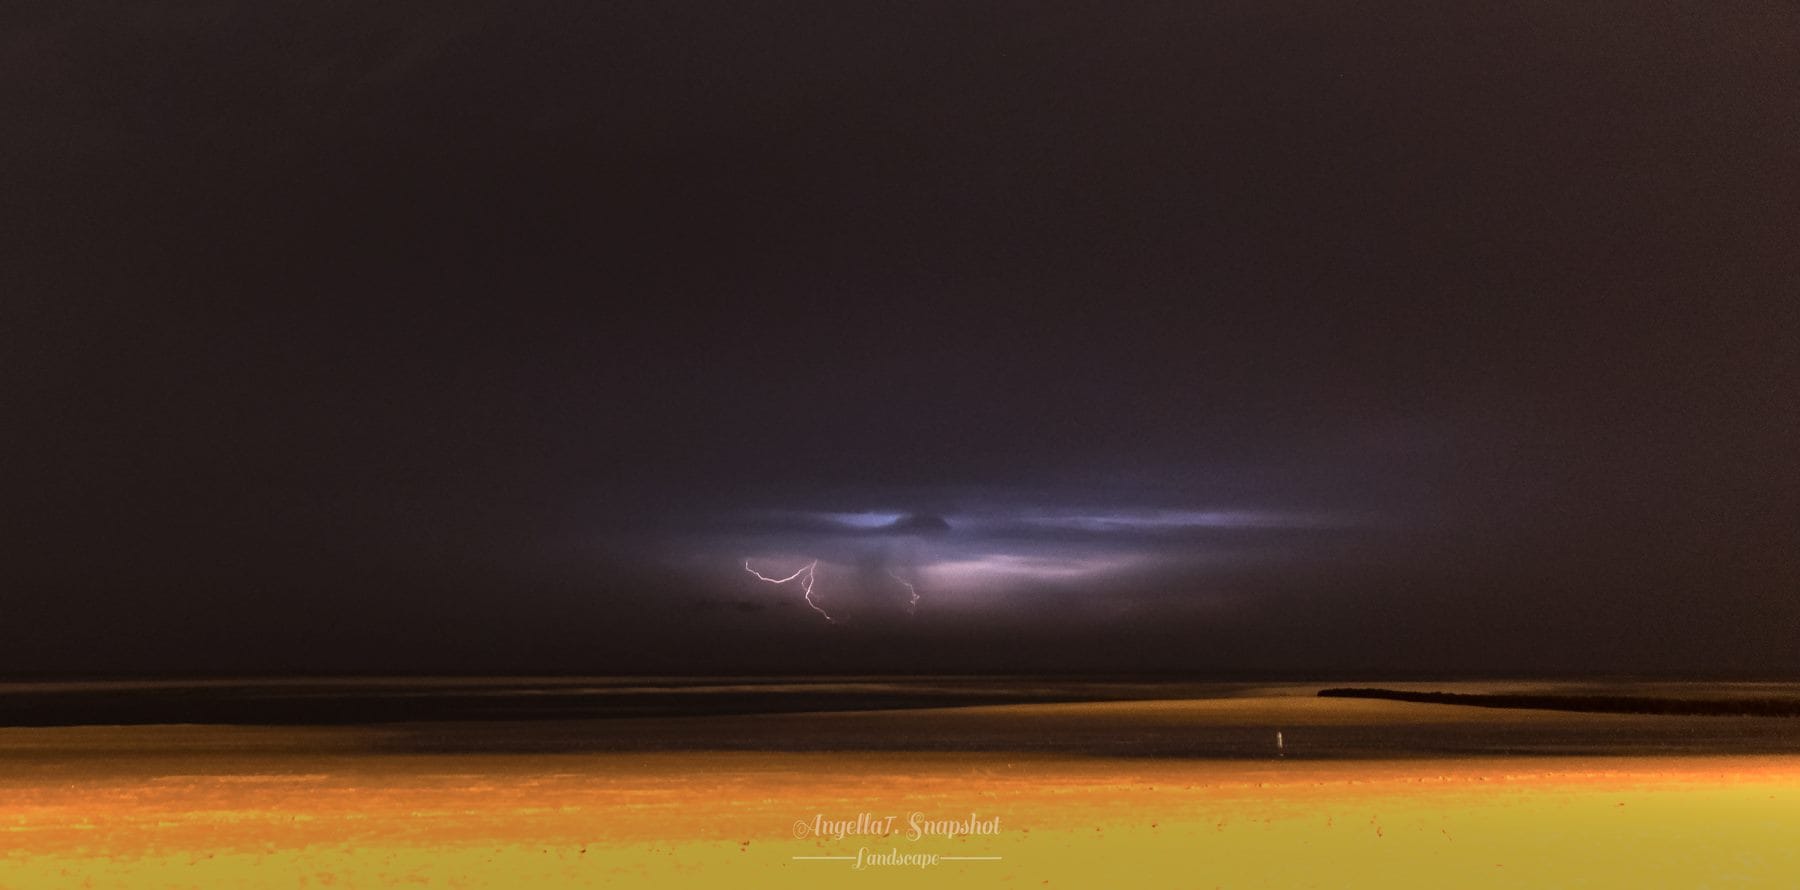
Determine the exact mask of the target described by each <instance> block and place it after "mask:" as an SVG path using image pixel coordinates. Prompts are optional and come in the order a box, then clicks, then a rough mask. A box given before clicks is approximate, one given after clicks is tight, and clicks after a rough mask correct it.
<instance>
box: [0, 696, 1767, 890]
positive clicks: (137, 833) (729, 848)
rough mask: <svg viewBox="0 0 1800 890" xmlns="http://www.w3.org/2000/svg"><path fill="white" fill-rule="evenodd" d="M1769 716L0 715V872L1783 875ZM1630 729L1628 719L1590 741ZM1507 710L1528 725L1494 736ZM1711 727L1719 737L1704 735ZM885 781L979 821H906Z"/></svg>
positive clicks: (1246, 882) (469, 878) (1221, 708)
mask: <svg viewBox="0 0 1800 890" xmlns="http://www.w3.org/2000/svg"><path fill="white" fill-rule="evenodd" d="M1709 719H1710V720H1711V721H1713V722H1711V723H1708V722H1705V721H1706V720H1709ZM1690 720H1699V721H1702V722H1699V723H1690V722H1687V721H1690ZM1719 721H1725V722H1719ZM1788 722H1791V721H1788ZM1788 722H1781V721H1774V722H1770V721H1768V720H1766V719H1765V720H1760V721H1759V720H1756V719H1753V718H1744V719H1742V720H1734V718H1659V717H1641V716H1634V715H1585V714H1568V713H1556V712H1542V711H1517V712H1513V711H1495V710H1491V709H1480V708H1463V707H1455V706H1445V705H1432V704H1413V703H1401V702H1377V701H1350V700H1330V699H1317V698H1312V697H1310V696H1309V695H1307V694H1305V690H1304V689H1303V688H1299V687H1295V688H1288V687H1276V688H1270V689H1266V690H1262V691H1260V692H1258V691H1251V692H1247V693H1242V694H1234V695H1233V696H1231V697H1223V698H1213V699H1204V700H1197V701H1196V700H1143V701H1127V702H1066V703H1037V704H1012V705H994V706H980V707H966V708H943V709H917V710H882V711H859V712H837V713H804V714H801V713H788V714H761V715H736V716H731V717H718V718H708V717H684V718H632V719H625V720H578V721H556V722H532V723H511V722H483V723H479V724H468V723H457V724H429V723H425V724H408V725H388V726H333V727H232V726H136V727H102V726H90V727H48V728H12V729H0V766H3V769H0V827H3V828H4V829H5V830H6V833H7V840H8V843H7V845H6V852H5V855H4V857H0V887H8V888H11V887H19V888H39V887H82V886H96V887H225V886H231V887H297V886H304V887H326V886H330V887H388V886H432V887H590V886H626V887H637V886H643V887H649V886H665V887H666V886H708V887H712V886H750V887H757V886H784V887H792V886H804V887H810V886H821V887H823V886H832V887H837V886H857V885H864V884H866V885H869V886H892V887H901V886H907V887H924V886H944V885H949V886H971V887H976V886H979V887H988V886H1030V887H1045V886H1049V887H1056V886H1062V887H1101V886H1120V885H1127V884H1129V885H1139V886H1169V887H1214V886H1219V887H1305V886H1318V887H1446V886H1456V887H1519V886H1533V887H1538V886H1559V887H1578V886H1587V887H1625V886H1630V887H1638V886H1683V887H1689V886H1702V885H1711V886H1751V887H1761V886H1789V885H1791V884H1792V883H1793V881H1794V880H1796V878H1797V877H1800V846H1797V845H1795V844H1793V843H1792V839H1793V838H1794V837H1800V749H1796V747H1794V746H1793V730H1792V729H1791V728H1790V727H1789V726H1788ZM1277 731H1279V732H1281V733H1282V734H1283V736H1282V739H1283V742H1282V747H1281V748H1280V749H1277V748H1276V747H1275V742H1274V733H1275V732H1277ZM1694 733H1698V735H1694ZM1634 735H1635V736H1638V737H1647V738H1648V739H1649V740H1650V741H1649V742H1648V743H1646V744H1647V745H1648V747H1645V746H1643V745H1640V746H1639V747H1638V748H1636V749H1631V750H1634V752H1635V753H1629V754H1625V755H1621V754H1619V753H1617V750H1618V749H1621V748H1622V747H1623V748H1629V744H1628V743H1629V740H1630V739H1632V738H1633V736H1634ZM1109 739H1110V740H1111V742H1110V744H1109V743H1106V742H1107V740H1109ZM1408 739H1412V740H1418V739H1424V740H1425V741H1424V742H1422V743H1419V744H1409V743H1408V742H1407V740H1408ZM1483 739H1486V740H1490V742H1491V740H1494V739H1500V740H1502V741H1501V742H1500V743H1499V744H1498V745H1497V746H1495V745H1492V744H1489V743H1488V742H1482V741H1481V740H1483ZM1533 739H1536V740H1538V741H1539V742H1540V743H1542V742H1543V740H1545V739H1548V740H1550V741H1549V742H1547V743H1542V744H1539V745H1538V746H1537V747H1534V748H1532V747H1528V748H1526V749H1525V750H1523V751H1512V752H1509V751H1508V750H1506V746H1507V745H1528V744H1530V743H1531V742H1532V740H1533ZM1683 739H1687V740H1688V741H1689V742H1693V741H1694V740H1696V739H1698V740H1699V742H1702V743H1703V744H1694V745H1691V746H1690V747H1688V748H1682V747H1680V743H1681V741H1682V740H1683ZM1708 739H1710V740H1711V741H1707V740H1708ZM1733 739H1747V740H1748V741H1745V742H1744V743H1743V746H1742V750H1728V751H1724V752H1721V751H1720V750H1719V749H1720V748H1721V747H1729V744H1730V742H1731V740H1733ZM1034 740H1035V743H1033V742H1034ZM1133 740H1135V741H1133ZM1721 740H1723V741H1721ZM578 742H579V743H578ZM1125 742H1132V744H1125ZM1483 744H1489V747H1487V748H1482V747H1481V746H1482V745H1483ZM1133 746H1135V747H1137V748H1138V749H1141V751H1142V752H1143V753H1141V754H1126V753H1121V751H1122V750H1129V749H1130V748H1132V747H1133ZM1434 746H1440V747H1441V746H1448V747H1447V748H1445V749H1444V750H1445V751H1447V752H1449V753H1443V752H1439V751H1434V750H1433V747H1434ZM1669 746H1674V747H1669ZM1784 746H1787V747H1786V750H1782V749H1783V747H1784ZM1659 749H1660V750H1661V751H1662V753H1657V751H1658V750H1659ZM1205 751H1213V752H1214V753H1212V754H1210V755H1208V754H1205V753H1204V752H1205ZM1184 752H1185V753H1184ZM1196 752H1202V753H1196ZM1383 752H1385V753H1383ZM1683 752H1690V753H1683ZM913 814H919V816H918V818H919V820H920V821H921V823H922V824H924V826H925V827H926V828H932V827H934V826H931V825H928V824H925V823H933V822H938V823H954V822H957V821H959V820H960V821H962V822H963V823H965V824H966V825H967V826H968V827H969V828H970V829H974V828H977V827H979V828H980V829H981V831H982V832H984V833H978V834H974V835H963V834H954V833H952V836H944V835H945V833H946V832H951V830H952V829H956V828H959V826H955V825H938V826H935V827H936V828H938V829H940V830H939V831H938V832H937V833H932V832H930V831H927V832H925V833H923V834H922V835H921V836H918V837H914V836H913V835H912V832H911V830H910V824H909V823H910V822H911V820H912V818H913ZM888 817H893V819H894V822H893V824H892V826H891V830H890V831H889V832H888V833H887V834H885V835H884V834H882V833H881V828H882V827H883V826H882V825H881V823H882V821H883V820H885V819H887V818H888ZM971 817H972V818H971ZM994 820H997V821H994ZM797 823H798V825H797ZM834 823H836V829H837V830H834ZM818 828H824V829H825V832H824V834H825V836H823V837H821V836H818V832H817V831H816V829H818ZM840 833H841V834H842V835H843V836H842V837H838V836H837V835H838V834H840ZM871 854H875V855H876V857H877V858H876V859H873V860H872V859H871V858H870V857H871ZM879 854H890V855H891V856H892V857H893V858H894V859H896V860H899V862H898V863H897V864H887V862H886V861H884V860H881V859H880V858H879ZM845 856H847V857H851V858H849V859H831V858H806V859H801V858H795V857H845ZM859 856H860V857H861V859H860V861H859V859H858V858H857V857H859ZM933 856H936V857H939V858H937V859H935V860H933V859H932V858H931V857H933ZM952 856H954V857H998V858H961V859H946V858H942V857H952ZM858 865H862V866H863V867H862V868H858V867H857V866H858Z"/></svg>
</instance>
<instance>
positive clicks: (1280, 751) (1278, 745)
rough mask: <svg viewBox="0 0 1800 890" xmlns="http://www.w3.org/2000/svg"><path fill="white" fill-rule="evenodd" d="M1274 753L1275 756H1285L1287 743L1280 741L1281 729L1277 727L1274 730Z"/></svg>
mask: <svg viewBox="0 0 1800 890" xmlns="http://www.w3.org/2000/svg"><path fill="white" fill-rule="evenodd" d="M1275 755H1276V756H1277V757H1286V756H1287V745H1286V744H1285V743H1283V742H1282V740H1281V730H1279V729H1278V730H1275Z"/></svg>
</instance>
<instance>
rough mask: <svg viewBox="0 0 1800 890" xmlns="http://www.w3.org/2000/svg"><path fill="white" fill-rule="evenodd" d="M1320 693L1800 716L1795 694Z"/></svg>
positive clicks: (1602, 710) (1607, 710)
mask: <svg viewBox="0 0 1800 890" xmlns="http://www.w3.org/2000/svg"><path fill="white" fill-rule="evenodd" d="M1319 697H1320V698H1368V699H1381V700H1384V701H1400V702H1413V703H1417V704H1434V705H1464V706H1467V707H1473V708H1522V709H1533V710H1544V711H1579V712H1582V713H1590V714H1665V715H1675V716H1683V717H1800V699H1794V698H1714V699H1692V698H1667V697H1661V696H1634V695H1530V694H1519V693H1506V694H1487V693H1466V692H1412V691H1407V690H1401V689H1380V688H1353V687H1340V688H1333V689H1321V690H1319Z"/></svg>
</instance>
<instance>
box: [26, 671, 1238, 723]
mask: <svg viewBox="0 0 1800 890" xmlns="http://www.w3.org/2000/svg"><path fill="white" fill-rule="evenodd" d="M1251 688H1254V687H1252V686H1249V685H1248V684H1195V683H1185V684H1183V683H1173V684H1172V683H1154V682H1115V681H1092V680H1088V681H1075V680H1068V681H1056V680H1050V681H1045V680H1031V679H1024V678H1016V679H1015V678H1005V677H979V678H977V677H931V678H914V679H904V678H902V679H896V678H881V679H875V678H831V679H828V680H810V681H803V680H793V679H731V680H719V679H699V678H677V679H656V680H642V679H622V678H559V679H539V678H529V679H504V678H498V679H485V678H455V679H451V678H438V679H360V680H355V679H335V680H328V679H311V680H261V681H254V680H246V681H190V682H182V681H145V682H93V683H31V684H10V685H8V684H0V727H4V726H87V725H121V726H125V725H148V724H167V723H194V724H218V725H235V726H343V725H357V724H376V723H439V722H462V721H477V722H479V721H526V720H528V721H545V720H594V719H622V718H637V717H723V716H731V715H739V714H789V713H807V712H838V711H880V710H906V709H918V708H948V707H966V706H973V705H1002V704H1033V703H1050V702H1083V701H1131V700H1141V699H1151V698H1220V697H1228V696H1230V695H1233V694H1235V693H1236V691H1238V690H1243V689H1251Z"/></svg>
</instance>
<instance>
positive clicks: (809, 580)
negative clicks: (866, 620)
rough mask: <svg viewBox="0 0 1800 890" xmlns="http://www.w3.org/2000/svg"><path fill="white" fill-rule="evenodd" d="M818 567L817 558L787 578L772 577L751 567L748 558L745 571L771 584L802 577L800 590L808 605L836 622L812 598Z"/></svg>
mask: <svg viewBox="0 0 1800 890" xmlns="http://www.w3.org/2000/svg"><path fill="white" fill-rule="evenodd" d="M818 569H819V561H818V560H816V559H815V560H813V561H812V562H809V563H807V564H806V565H803V566H801V567H800V569H799V570H798V571H796V572H794V573H793V574H792V575H789V576H787V577H786V578H771V577H769V576H768V575H765V574H763V573H761V572H759V571H757V570H755V569H753V568H751V567H750V560H747V559H746V560H744V571H746V572H749V573H750V574H752V575H755V576H756V579H757V580H758V581H767V582H769V583H770V584H786V583H788V582H789V581H792V580H794V579H795V578H799V579H800V592H801V593H802V594H804V595H805V596H806V604H807V605H808V606H810V607H812V610H813V611H814V612H817V613H819V614H820V615H823V616H825V620H826V621H830V622H832V623H834V624H835V623H836V622H837V619H836V618H833V617H831V613H829V612H826V611H825V610H824V609H821V608H819V604H818V603H815V602H813V598H812V592H813V580H814V578H815V577H816V575H817V573H818Z"/></svg>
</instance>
